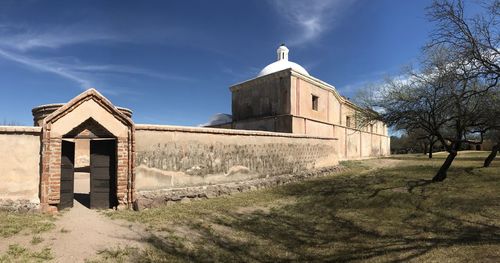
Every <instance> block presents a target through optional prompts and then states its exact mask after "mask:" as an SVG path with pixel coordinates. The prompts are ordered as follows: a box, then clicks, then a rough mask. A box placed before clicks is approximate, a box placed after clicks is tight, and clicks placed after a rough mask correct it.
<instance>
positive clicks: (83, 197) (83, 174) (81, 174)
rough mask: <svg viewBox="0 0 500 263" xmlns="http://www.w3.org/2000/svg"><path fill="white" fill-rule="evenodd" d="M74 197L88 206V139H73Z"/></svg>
mask: <svg viewBox="0 0 500 263" xmlns="http://www.w3.org/2000/svg"><path fill="white" fill-rule="evenodd" d="M74 193H75V195H74V199H75V201H77V202H79V203H80V204H81V205H83V206H85V207H87V208H90V139H86V138H84V139H75V181H74Z"/></svg>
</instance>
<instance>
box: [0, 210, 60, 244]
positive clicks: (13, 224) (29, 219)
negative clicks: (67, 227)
mask: <svg viewBox="0 0 500 263" xmlns="http://www.w3.org/2000/svg"><path fill="white" fill-rule="evenodd" d="M53 227H54V218H53V217H52V216H49V215H44V214H35V213H17V212H6V211H0V237H3V238H5V237H10V236H13V235H16V234H19V233H21V234H39V233H42V232H45V231H48V230H50V229H52V228H53Z"/></svg>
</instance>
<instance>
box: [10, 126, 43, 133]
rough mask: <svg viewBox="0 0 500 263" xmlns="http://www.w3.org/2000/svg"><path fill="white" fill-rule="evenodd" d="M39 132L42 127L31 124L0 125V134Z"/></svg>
mask: <svg viewBox="0 0 500 263" xmlns="http://www.w3.org/2000/svg"><path fill="white" fill-rule="evenodd" d="M9 133H13V134H41V133H42V127H32V126H0V134H9Z"/></svg>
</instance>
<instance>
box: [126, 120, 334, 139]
mask: <svg viewBox="0 0 500 263" xmlns="http://www.w3.org/2000/svg"><path fill="white" fill-rule="evenodd" d="M135 130H136V131H171V132H188V133H206V134H222V135H241V136H267V137H282V138H303V139H320V140H338V139H337V138H333V137H323V136H312V135H305V134H293V133H282V132H267V131H249V130H236V129H221V128H205V127H188V126H172V125H151V124H136V125H135Z"/></svg>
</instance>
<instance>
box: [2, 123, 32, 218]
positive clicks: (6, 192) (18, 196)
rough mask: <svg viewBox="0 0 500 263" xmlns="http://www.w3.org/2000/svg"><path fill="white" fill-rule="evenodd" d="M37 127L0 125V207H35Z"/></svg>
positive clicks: (23, 209) (22, 209) (10, 208)
mask: <svg viewBox="0 0 500 263" xmlns="http://www.w3.org/2000/svg"><path fill="white" fill-rule="evenodd" d="M40 134H41V128H39V127H22V126H0V160H1V163H0V210H21V211H30V210H35V209H37V208H38V206H39V204H40V199H39V195H38V192H39V184H40Z"/></svg>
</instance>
